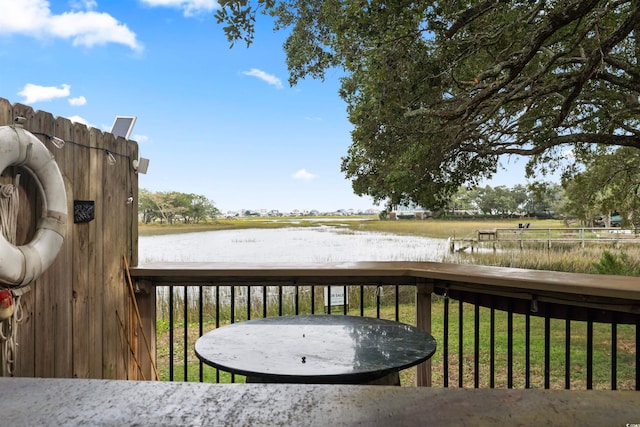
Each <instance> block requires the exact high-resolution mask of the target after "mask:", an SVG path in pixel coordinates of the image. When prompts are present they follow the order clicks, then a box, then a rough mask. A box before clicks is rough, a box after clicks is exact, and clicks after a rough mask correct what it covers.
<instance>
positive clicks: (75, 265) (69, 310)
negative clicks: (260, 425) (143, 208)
mask: <svg viewBox="0 0 640 427" xmlns="http://www.w3.org/2000/svg"><path fill="white" fill-rule="evenodd" d="M18 116H21V117H25V118H26V122H25V124H24V128H25V129H26V130H28V131H30V132H31V133H33V134H34V135H36V136H37V137H38V138H39V139H40V140H41V141H42V142H43V143H44V144H45V145H46V147H47V148H48V149H49V150H50V151H51V152H52V153H53V155H54V157H55V160H56V162H57V164H58V166H59V168H60V172H61V174H62V176H63V180H64V183H65V187H66V192H67V206H68V218H67V224H66V237H65V240H64V243H63V245H62V249H61V251H60V253H59V254H58V256H57V258H56V260H55V261H54V263H53V265H52V266H51V267H50V268H49V269H48V270H47V271H46V272H45V273H44V274H43V275H42V276H40V277H39V278H38V279H37V280H36V281H34V282H33V283H32V284H31V285H29V286H28V287H27V288H22V289H20V290H19V291H18V292H17V293H18V294H20V293H23V295H22V296H19V297H18V295H16V297H18V299H19V303H20V305H21V307H22V310H21V312H22V316H21V321H20V322H18V325H17V329H16V330H13V331H12V332H13V340H15V345H14V346H13V349H14V352H12V353H9V355H10V356H7V354H5V355H4V356H3V355H2V354H0V361H1V362H2V363H3V366H6V365H7V362H11V361H12V360H13V363H9V364H10V365H12V366H11V370H12V373H13V375H14V376H26V377H31V376H36V377H57V378H72V377H78V378H105V379H126V378H138V371H137V369H136V362H134V360H135V361H137V362H138V363H141V364H147V365H148V364H149V357H148V355H147V350H146V349H145V348H144V344H143V341H142V339H141V335H142V334H141V330H139V329H138V328H137V327H136V325H137V319H136V311H135V310H134V307H133V304H132V301H133V300H132V298H131V292H130V289H129V287H128V283H127V280H126V275H125V273H124V272H125V269H124V264H125V263H124V262H123V260H128V262H129V263H131V264H133V265H135V264H136V263H137V246H138V243H137V239H138V234H137V209H136V207H137V196H138V177H137V175H136V172H135V169H134V168H133V165H132V161H133V160H134V159H137V158H138V145H137V143H135V142H133V141H128V140H125V139H123V138H121V137H115V136H114V135H112V134H110V133H104V132H102V131H100V130H98V129H95V128H89V127H87V126H85V125H83V124H77V123H72V122H71V121H69V120H68V119H65V118H62V117H54V116H53V115H52V114H50V113H47V112H43V111H34V110H33V109H32V108H31V107H28V106H25V105H21V104H14V105H11V103H10V102H9V101H7V100H6V99H2V98H0V126H5V125H11V124H13V123H14V119H15V118H16V117H18ZM54 136H55V137H56V138H60V139H62V140H64V141H65V144H64V146H63V147H61V148H56V146H55V145H54V144H53V143H52V137H54ZM114 159H115V163H114V162H113V160H114ZM0 172H1V171H0ZM17 174H20V188H19V196H20V197H19V204H20V205H19V211H18V215H17V219H16V221H17V224H16V227H17V233H16V245H21V244H25V243H27V242H29V241H30V240H31V239H32V237H33V234H34V231H35V227H36V224H37V221H38V218H39V217H40V211H41V209H42V208H41V196H40V194H39V191H38V190H37V187H36V185H35V180H34V179H33V178H32V177H31V176H30V175H29V172H28V171H27V170H26V169H24V168H22V167H19V166H12V167H9V168H7V169H6V170H5V171H4V172H2V175H1V176H0V184H8V183H13V182H14V179H15V176H16V175H17ZM131 198H133V199H131ZM91 204H93V206H94V213H93V218H92V219H91V215H85V216H84V217H83V218H80V217H78V218H76V220H80V221H82V222H74V207H76V208H77V209H79V210H80V209H81V208H82V207H83V205H84V207H85V208H84V209H83V210H84V211H85V214H86V213H87V210H86V206H87V205H89V206H90V205H91ZM89 211H90V209H89ZM1 287H2V285H0V288H1ZM14 323H15V322H14ZM2 327H3V328H4V329H3V330H4V332H5V334H6V332H7V325H6V322H5V324H4V325H2ZM1 359H4V360H1ZM147 372H149V369H148V367H147Z"/></svg>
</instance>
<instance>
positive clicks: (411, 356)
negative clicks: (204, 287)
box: [195, 315, 436, 385]
mask: <svg viewBox="0 0 640 427" xmlns="http://www.w3.org/2000/svg"><path fill="white" fill-rule="evenodd" d="M435 350H436V341H435V339H434V338H433V337H432V336H431V335H430V334H428V333H427V332H425V331H423V330H421V329H418V328H416V327H414V326H410V325H406V324H404V323H398V322H394V321H390V320H383V319H375V318H370V317H358V316H342V315H300V316H283V317H268V318H263V319H255V320H249V321H246V322H240V323H234V324H231V325H228V326H223V327H221V328H218V329H215V330H213V331H211V332H208V333H206V334H204V335H203V336H202V337H200V338H199V339H198V340H197V341H196V344H195V352H196V355H197V356H198V358H200V360H202V361H203V362H204V363H205V364H207V365H210V366H213V367H215V368H218V369H220V370H223V371H227V372H231V373H234V374H239V375H245V376H247V381H248V382H282V383H307V384H310V383H313V384H395V383H397V384H398V385H399V376H398V372H399V371H400V370H402V369H405V368H409V367H411V366H415V365H417V364H419V363H422V362H424V361H425V360H427V359H429V358H430V357H431V356H432V355H433V353H434V352H435Z"/></svg>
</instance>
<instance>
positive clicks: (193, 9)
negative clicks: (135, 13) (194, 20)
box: [142, 0, 218, 16]
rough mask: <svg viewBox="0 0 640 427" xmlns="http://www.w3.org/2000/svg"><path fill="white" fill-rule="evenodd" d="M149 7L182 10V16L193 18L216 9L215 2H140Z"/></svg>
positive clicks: (143, 0)
mask: <svg viewBox="0 0 640 427" xmlns="http://www.w3.org/2000/svg"><path fill="white" fill-rule="evenodd" d="M142 3H144V4H146V5H148V6H151V7H172V8H176V9H182V11H183V13H184V16H195V15H199V14H202V13H207V12H211V11H212V10H214V9H217V8H218V2H217V1H216V0H142Z"/></svg>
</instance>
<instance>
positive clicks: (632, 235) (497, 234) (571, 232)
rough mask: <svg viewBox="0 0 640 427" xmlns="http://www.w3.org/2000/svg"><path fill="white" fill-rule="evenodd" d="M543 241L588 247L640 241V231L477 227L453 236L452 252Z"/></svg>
mask: <svg viewBox="0 0 640 427" xmlns="http://www.w3.org/2000/svg"><path fill="white" fill-rule="evenodd" d="M541 243H542V244H544V245H545V247H546V248H547V249H551V247H552V246H553V245H554V244H560V243H562V244H567V243H568V244H576V245H580V247H583V248H584V247H585V246H586V245H588V244H603V243H605V244H610V245H613V246H618V245H620V244H640V234H638V233H637V232H634V231H632V230H625V229H620V228H617V227H613V228H603V227H595V228H528V227H524V226H523V227H521V228H493V229H488V230H477V231H476V232H475V233H474V234H473V235H471V236H467V237H460V238H458V237H450V238H449V251H450V252H451V253H454V252H464V251H466V250H471V252H474V251H476V250H478V249H481V248H483V249H485V248H491V249H493V250H494V251H496V250H497V249H498V248H499V247H500V246H501V245H510V246H513V244H516V245H517V246H518V247H519V248H520V249H525V247H527V246H533V245H538V246H539V245H540V244H541Z"/></svg>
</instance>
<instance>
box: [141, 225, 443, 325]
mask: <svg viewBox="0 0 640 427" xmlns="http://www.w3.org/2000/svg"><path fill="white" fill-rule="evenodd" d="M138 247H139V264H141V265H144V264H151V263H158V262H240V263H244V262H250V263H262V264H268V263H278V264H282V263H315V262H318V263H323V262H352V261H443V260H444V258H445V257H446V256H447V254H448V243H447V240H446V239H435V238H428V237H420V236H406V235H395V234H389V233H376V232H361V231H353V230H352V229H350V228H346V227H340V226H339V225H335V226H334V225H318V226H314V227H299V228H296V227H291V228H279V229H261V228H257V229H250V228H249V229H239V230H222V231H204V232H197V233H182V234H166V235H159V236H142V237H140V239H139V246H138ZM169 289H170V288H168V287H159V288H157V296H158V309H159V311H160V313H162V314H164V313H166V310H168V303H167V296H168V292H169ZM230 289H231V288H230V287H221V288H220V289H219V292H218V293H217V294H216V295H218V298H219V301H218V303H219V304H220V305H221V306H223V307H224V306H228V305H229V304H230V301H231V298H232V294H231V292H230ZM283 291H284V294H285V298H286V299H290V298H292V295H293V292H294V289H288V288H287V287H285V289H284V290H283ZM196 292H197V290H196V289H195V288H194V289H191V290H190V291H189V299H192V297H195V294H196ZM305 292H306V291H305ZM245 293H246V288H244V287H238V289H236V290H235V294H234V295H235V296H233V298H234V301H235V302H236V304H237V305H238V308H240V307H243V306H245V307H246V305H245V304H246V295H245ZM332 294H333V290H332ZM178 298H181V297H178ZM215 298H216V297H215V295H214V293H213V292H212V289H207V290H205V299H206V300H207V302H209V303H210V302H214V300H215ZM277 298H278V290H277V288H276V287H274V286H269V287H268V299H269V300H271V299H274V300H275V299H277ZM325 298H326V297H325ZM194 299H195V298H194ZM254 300H255V301H254ZM251 302H252V305H253V304H254V303H255V304H261V303H262V295H261V293H260V292H255V293H251Z"/></svg>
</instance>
